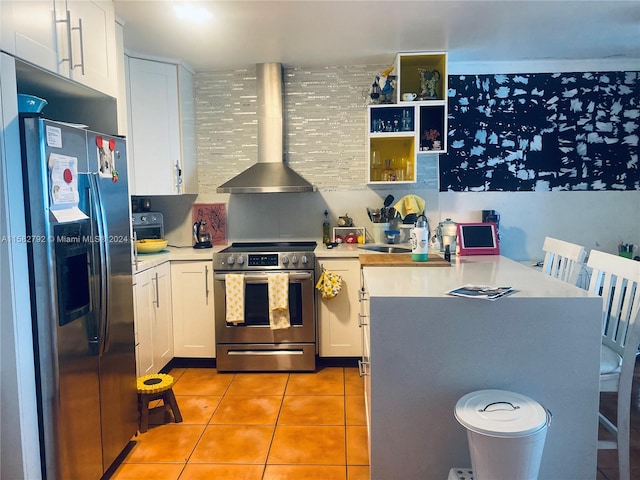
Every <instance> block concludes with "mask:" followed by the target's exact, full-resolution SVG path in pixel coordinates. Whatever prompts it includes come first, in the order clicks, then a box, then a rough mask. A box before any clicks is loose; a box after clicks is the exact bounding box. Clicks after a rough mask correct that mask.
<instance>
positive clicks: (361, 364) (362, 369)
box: [358, 360, 371, 377]
mask: <svg viewBox="0 0 640 480" xmlns="http://www.w3.org/2000/svg"><path fill="white" fill-rule="evenodd" d="M368 367H369V362H365V361H364V360H358V374H359V375H360V376H361V377H366V376H367V375H371V373H370V372H368V371H367V368H368Z"/></svg>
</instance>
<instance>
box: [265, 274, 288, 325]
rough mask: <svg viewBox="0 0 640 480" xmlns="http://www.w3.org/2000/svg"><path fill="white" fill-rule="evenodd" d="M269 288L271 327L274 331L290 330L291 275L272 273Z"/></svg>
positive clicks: (269, 278)
mask: <svg viewBox="0 0 640 480" xmlns="http://www.w3.org/2000/svg"><path fill="white" fill-rule="evenodd" d="M268 286H269V326H270V327H271V329H272V330H279V329H282V328H289V327H290V326H291V321H290V318H289V274H288V273H270V274H269V276H268Z"/></svg>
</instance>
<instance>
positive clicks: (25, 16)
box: [0, 0, 68, 76]
mask: <svg viewBox="0 0 640 480" xmlns="http://www.w3.org/2000/svg"><path fill="white" fill-rule="evenodd" d="M63 5H64V2H63ZM0 18H1V24H0V27H1V30H0V35H1V36H0V40H1V42H2V43H1V45H2V50H3V51H4V52H6V53H9V54H10V55H13V56H15V57H18V58H21V59H23V60H26V61H28V62H30V63H33V64H35V65H38V66H40V67H42V68H44V69H46V70H49V71H51V72H54V73H60V74H61V75H65V76H67V75H68V66H67V68H66V74H65V73H64V72H61V71H60V70H61V69H60V68H59V62H58V40H57V35H56V4H55V2H54V1H53V0H44V1H33V2H25V1H22V2H20V1H2V2H0Z"/></svg>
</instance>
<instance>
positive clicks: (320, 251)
mask: <svg viewBox="0 0 640 480" xmlns="http://www.w3.org/2000/svg"><path fill="white" fill-rule="evenodd" d="M365 245H366V246H368V247H370V246H374V245H382V246H385V247H402V248H409V249H410V248H411V245H410V244H408V243H398V244H394V245H389V244H386V243H384V244H383V243H367V244H365ZM363 246H364V245H359V244H353V243H351V244H349V243H341V244H340V245H338V246H336V247H333V248H327V247H326V246H325V245H324V244H323V243H318V246H317V247H316V249H315V250H314V252H313V253H314V254H315V256H316V258H317V259H320V258H350V257H353V258H356V257H358V256H359V255H360V254H363V253H374V254H375V253H382V252H375V251H373V250H365V249H364V248H359V247H363ZM434 253H435V251H434Z"/></svg>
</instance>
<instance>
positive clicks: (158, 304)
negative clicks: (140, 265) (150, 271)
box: [156, 272, 160, 308]
mask: <svg viewBox="0 0 640 480" xmlns="http://www.w3.org/2000/svg"><path fill="white" fill-rule="evenodd" d="M156 308H160V290H159V287H158V272H156Z"/></svg>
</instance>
